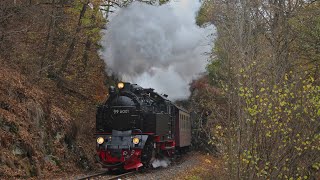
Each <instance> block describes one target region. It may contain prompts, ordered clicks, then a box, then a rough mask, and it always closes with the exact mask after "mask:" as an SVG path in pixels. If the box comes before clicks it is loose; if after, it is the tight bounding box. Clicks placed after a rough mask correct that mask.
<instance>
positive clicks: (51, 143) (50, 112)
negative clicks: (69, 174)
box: [0, 66, 94, 178]
mask: <svg viewBox="0 0 320 180" xmlns="http://www.w3.org/2000/svg"><path fill="white" fill-rule="evenodd" d="M0 79H1V81H0V151H1V156H0V178H1V177H15V178H25V177H31V176H40V177H41V176H42V177H43V176H47V175H49V174H55V173H58V172H59V173H61V172H64V171H75V170H76V169H77V168H81V167H82V168H89V167H90V166H91V164H90V163H91V162H89V160H88V159H90V160H91V157H88V156H90V155H88V154H90V151H89V150H87V151H89V153H87V154H86V153H85V152H84V150H83V148H82V147H81V143H80V144H78V143H76V138H77V137H78V136H77V132H78V127H77V124H76V123H75V119H73V118H72V117H71V116H70V115H69V114H68V113H67V112H66V110H64V109H62V108H61V107H58V106H57V105H55V103H54V102H52V101H51V100H50V99H51V98H50V95H49V94H48V93H46V92H45V91H43V90H41V89H40V88H39V87H36V86H34V85H32V84H30V83H28V81H27V79H26V77H24V76H23V75H21V74H20V73H18V72H17V71H15V70H13V69H10V68H6V67H4V66H0ZM93 114H94V113H93ZM92 122H93V121H92ZM78 138H81V135H80V137H78ZM82 142H83V143H84V144H88V142H90V139H88V140H86V141H82ZM89 145H90V144H88V146H89ZM91 153H92V152H91Z"/></svg>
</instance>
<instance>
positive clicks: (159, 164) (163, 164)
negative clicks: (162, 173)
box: [152, 158, 171, 168]
mask: <svg viewBox="0 0 320 180" xmlns="http://www.w3.org/2000/svg"><path fill="white" fill-rule="evenodd" d="M170 163H171V162H170V161H169V160H168V159H166V158H165V159H155V160H154V161H153V162H152V167H153V168H158V167H164V168H166V167H168V166H169V165H170Z"/></svg>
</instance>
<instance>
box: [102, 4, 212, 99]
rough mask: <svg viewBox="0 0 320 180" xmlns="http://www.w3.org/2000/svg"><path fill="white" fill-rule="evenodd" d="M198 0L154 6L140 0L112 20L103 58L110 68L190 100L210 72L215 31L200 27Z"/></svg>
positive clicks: (139, 82)
mask: <svg viewBox="0 0 320 180" xmlns="http://www.w3.org/2000/svg"><path fill="white" fill-rule="evenodd" d="M199 6H200V3H199V2H196V1H195V0H182V1H181V2H171V3H169V4H166V5H162V6H151V5H147V4H145V3H139V2H134V3H132V4H131V5H130V6H128V7H127V8H123V9H120V10H119V11H118V12H117V14H116V15H115V17H113V18H112V20H111V22H110V23H109V24H108V30H107V32H106V35H105V38H104V41H103V42H102V45H103V46H104V47H105V48H106V50H105V51H104V52H102V57H103V58H104V59H105V60H106V63H107V66H108V68H109V69H108V72H113V73H115V74H117V75H118V76H120V77H121V78H122V79H123V80H124V81H129V82H133V83H137V84H139V85H141V86H142V87H145V88H147V87H152V88H154V89H156V91H157V92H160V93H165V94H168V95H169V98H170V99H171V100H175V99H181V98H186V97H188V96H189V94H190V92H189V89H188V84H189V83H190V81H191V80H192V79H193V78H194V77H195V76H197V75H198V74H199V73H200V72H203V71H204V70H205V65H206V56H205V55H204V53H205V52H209V51H210V45H208V42H209V40H208V35H209V33H210V32H212V31H211V30H212V28H211V29H210V28H209V29H208V28H207V29H201V28H199V27H197V26H196V25H195V15H196V11H197V9H198V8H199Z"/></svg>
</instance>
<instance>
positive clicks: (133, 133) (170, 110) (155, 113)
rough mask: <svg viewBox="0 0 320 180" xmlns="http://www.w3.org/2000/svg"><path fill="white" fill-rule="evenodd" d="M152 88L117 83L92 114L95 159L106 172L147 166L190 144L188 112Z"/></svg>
mask: <svg viewBox="0 0 320 180" xmlns="http://www.w3.org/2000/svg"><path fill="white" fill-rule="evenodd" d="M167 97H168V96H167V95H165V94H163V95H162V94H159V93H156V92H155V91H154V89H152V88H142V87H140V86H138V85H137V84H130V83H127V82H119V83H118V84H117V87H116V88H115V87H113V86H111V87H110V88H109V98H108V99H107V100H106V102H105V103H104V104H102V105H100V106H99V107H98V109H97V114H96V133H95V137H96V141H97V142H96V150H97V153H96V160H97V161H98V162H100V163H101V164H102V165H103V166H104V167H106V168H108V169H109V170H114V169H124V170H130V169H137V170H138V169H139V168H140V167H149V166H150V165H151V163H152V161H153V160H154V159H155V158H158V157H168V158H173V157H174V156H175V154H176V153H177V152H178V151H181V150H184V149H187V148H188V147H189V146H190V144H191V122H190V115H189V113H188V112H187V111H186V110H184V109H183V108H180V107H178V106H176V105H175V104H173V103H172V102H171V101H170V100H168V99H167Z"/></svg>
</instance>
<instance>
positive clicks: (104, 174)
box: [77, 171, 136, 180]
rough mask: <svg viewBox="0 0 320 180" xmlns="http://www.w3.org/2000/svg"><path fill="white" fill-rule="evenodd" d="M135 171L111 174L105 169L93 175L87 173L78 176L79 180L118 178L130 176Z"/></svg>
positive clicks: (112, 179)
mask: <svg viewBox="0 0 320 180" xmlns="http://www.w3.org/2000/svg"><path fill="white" fill-rule="evenodd" d="M134 173H136V171H132V172H127V173H123V174H119V175H110V174H108V172H107V171H104V172H97V173H94V174H91V175H87V176H84V177H81V178H77V180H89V179H100V178H103V179H104V180H118V179H123V178H126V177H129V176H131V175H133V174H134Z"/></svg>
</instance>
